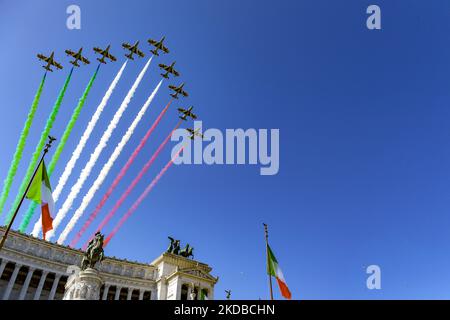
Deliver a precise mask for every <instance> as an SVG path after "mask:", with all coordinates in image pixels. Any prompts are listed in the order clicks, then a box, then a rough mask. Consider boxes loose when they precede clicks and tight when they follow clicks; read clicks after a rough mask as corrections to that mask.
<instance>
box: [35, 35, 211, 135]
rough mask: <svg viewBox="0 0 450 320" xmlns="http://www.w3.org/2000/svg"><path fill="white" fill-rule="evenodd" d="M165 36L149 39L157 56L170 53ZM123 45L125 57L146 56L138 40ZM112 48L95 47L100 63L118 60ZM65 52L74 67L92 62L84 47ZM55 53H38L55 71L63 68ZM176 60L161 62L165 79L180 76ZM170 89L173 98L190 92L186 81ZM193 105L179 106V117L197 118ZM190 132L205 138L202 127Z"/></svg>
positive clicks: (189, 130) (49, 69) (152, 50)
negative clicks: (201, 131) (125, 51)
mask: <svg viewBox="0 0 450 320" xmlns="http://www.w3.org/2000/svg"><path fill="white" fill-rule="evenodd" d="M164 40H165V37H162V38H161V40H159V41H157V40H153V39H148V40H147V41H148V43H149V44H150V45H151V46H152V47H153V48H152V49H151V50H150V52H151V53H152V54H154V55H155V56H159V51H161V52H163V53H169V49H168V48H167V47H166V46H165V45H164ZM122 47H123V48H124V49H125V50H127V53H126V54H125V57H127V58H128V59H130V60H134V55H136V56H138V57H141V58H143V57H144V56H145V54H144V52H142V51H141V50H140V49H139V41H136V42H135V43H134V44H130V43H128V42H124V43H122ZM110 48H111V45H108V46H107V47H106V48H105V49H102V48H99V47H94V48H93V50H94V52H95V53H96V54H99V55H100V56H101V57H98V58H97V60H98V61H99V62H100V63H103V64H106V62H107V60H106V59H109V61H117V58H116V57H115V56H113V55H112V54H111V53H110V52H109V50H110ZM65 53H66V54H67V55H68V56H70V57H72V58H73V60H72V61H70V63H71V64H72V65H73V66H74V67H80V64H79V62H82V63H83V64H84V65H87V64H90V61H89V60H88V59H87V58H86V57H84V56H83V48H80V49H79V50H78V51H77V52H75V51H72V50H65ZM54 56H55V53H54V52H52V53H51V54H50V55H49V56H48V57H47V56H45V55H43V54H41V53H39V54H38V55H37V57H38V59H39V60H41V61H44V62H45V63H46V64H44V65H43V66H42V67H43V68H44V69H45V70H47V71H51V72H53V69H52V67H55V68H57V69H62V68H63V67H62V65H61V64H60V63H58V62H57V61H56V60H55V58H54ZM175 63H176V62H175V61H174V62H172V63H171V64H169V65H166V64H163V63H160V64H159V67H160V68H161V70H162V72H163V73H161V76H162V77H163V78H165V79H169V75H173V76H174V77H178V76H179V75H180V73H179V72H178V71H177V70H175ZM169 89H170V90H172V91H173V92H172V93H171V94H170V96H171V97H172V98H173V99H178V96H179V95H181V96H183V97H187V96H188V93H187V92H186V91H185V90H184V83H182V84H180V85H179V86H175V85H169ZM192 109H193V107H192V106H191V107H189V108H188V109H184V108H178V112H179V113H180V115H179V118H180V119H181V120H184V121H187V119H188V118H191V119H193V120H195V119H197V116H196V115H195V114H194V113H193V112H192ZM186 130H187V131H188V132H189V133H190V138H191V139H194V138H195V137H201V138H203V135H202V134H201V133H200V132H199V130H200V129H197V130H194V129H186ZM49 138H50V140H51V141H53V140H54V138H53V137H49Z"/></svg>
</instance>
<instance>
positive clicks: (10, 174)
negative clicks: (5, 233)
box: [0, 73, 47, 215]
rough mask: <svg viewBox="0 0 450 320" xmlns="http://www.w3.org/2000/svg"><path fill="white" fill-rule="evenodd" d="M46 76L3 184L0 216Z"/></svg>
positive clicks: (0, 197)
mask: <svg viewBox="0 0 450 320" xmlns="http://www.w3.org/2000/svg"><path fill="white" fill-rule="evenodd" d="M46 76H47V73H44V76H43V77H42V80H41V83H40V85H39V88H38V90H37V92H36V95H35V96H34V99H33V103H32V104H31V108H30V111H29V112H28V116H27V120H26V121H25V125H24V126H23V129H22V133H21V134H20V138H19V143H18V144H17V147H16V151H15V153H14V156H13V160H12V162H11V166H10V167H9V171H8V175H7V176H6V179H5V181H4V183H3V191H2V195H1V196H0V215H1V214H2V211H3V208H4V206H5V202H6V199H7V198H8V195H9V191H10V190H11V185H12V182H13V179H14V177H15V175H16V173H17V168H18V166H19V163H20V160H21V159H22V154H23V149H24V148H25V143H26V141H27V137H28V134H29V133H30V128H31V124H32V123H33V120H34V116H35V115H36V111H37V108H38V105H39V100H40V98H41V93H42V89H43V88H44V83H45V78H46Z"/></svg>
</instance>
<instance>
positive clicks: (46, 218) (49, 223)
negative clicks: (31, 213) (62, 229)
mask: <svg viewBox="0 0 450 320" xmlns="http://www.w3.org/2000/svg"><path fill="white" fill-rule="evenodd" d="M41 209H42V235H43V237H44V240H45V234H46V233H47V232H49V231H50V230H52V229H53V218H52V217H51V215H50V208H49V207H48V203H43V204H42V207H41Z"/></svg>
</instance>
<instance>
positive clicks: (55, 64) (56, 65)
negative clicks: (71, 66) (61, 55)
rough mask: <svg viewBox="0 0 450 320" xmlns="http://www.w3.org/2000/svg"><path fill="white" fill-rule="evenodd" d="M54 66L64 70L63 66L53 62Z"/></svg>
mask: <svg viewBox="0 0 450 320" xmlns="http://www.w3.org/2000/svg"><path fill="white" fill-rule="evenodd" d="M52 65H54V66H55V67H57V68H58V69H62V68H63V67H62V65H60V64H59V63H58V62H56V61H53V63H52Z"/></svg>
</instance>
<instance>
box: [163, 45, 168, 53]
mask: <svg viewBox="0 0 450 320" xmlns="http://www.w3.org/2000/svg"><path fill="white" fill-rule="evenodd" d="M161 50H162V51H164V52H165V53H169V49H167V47H165V46H162V48H161Z"/></svg>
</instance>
